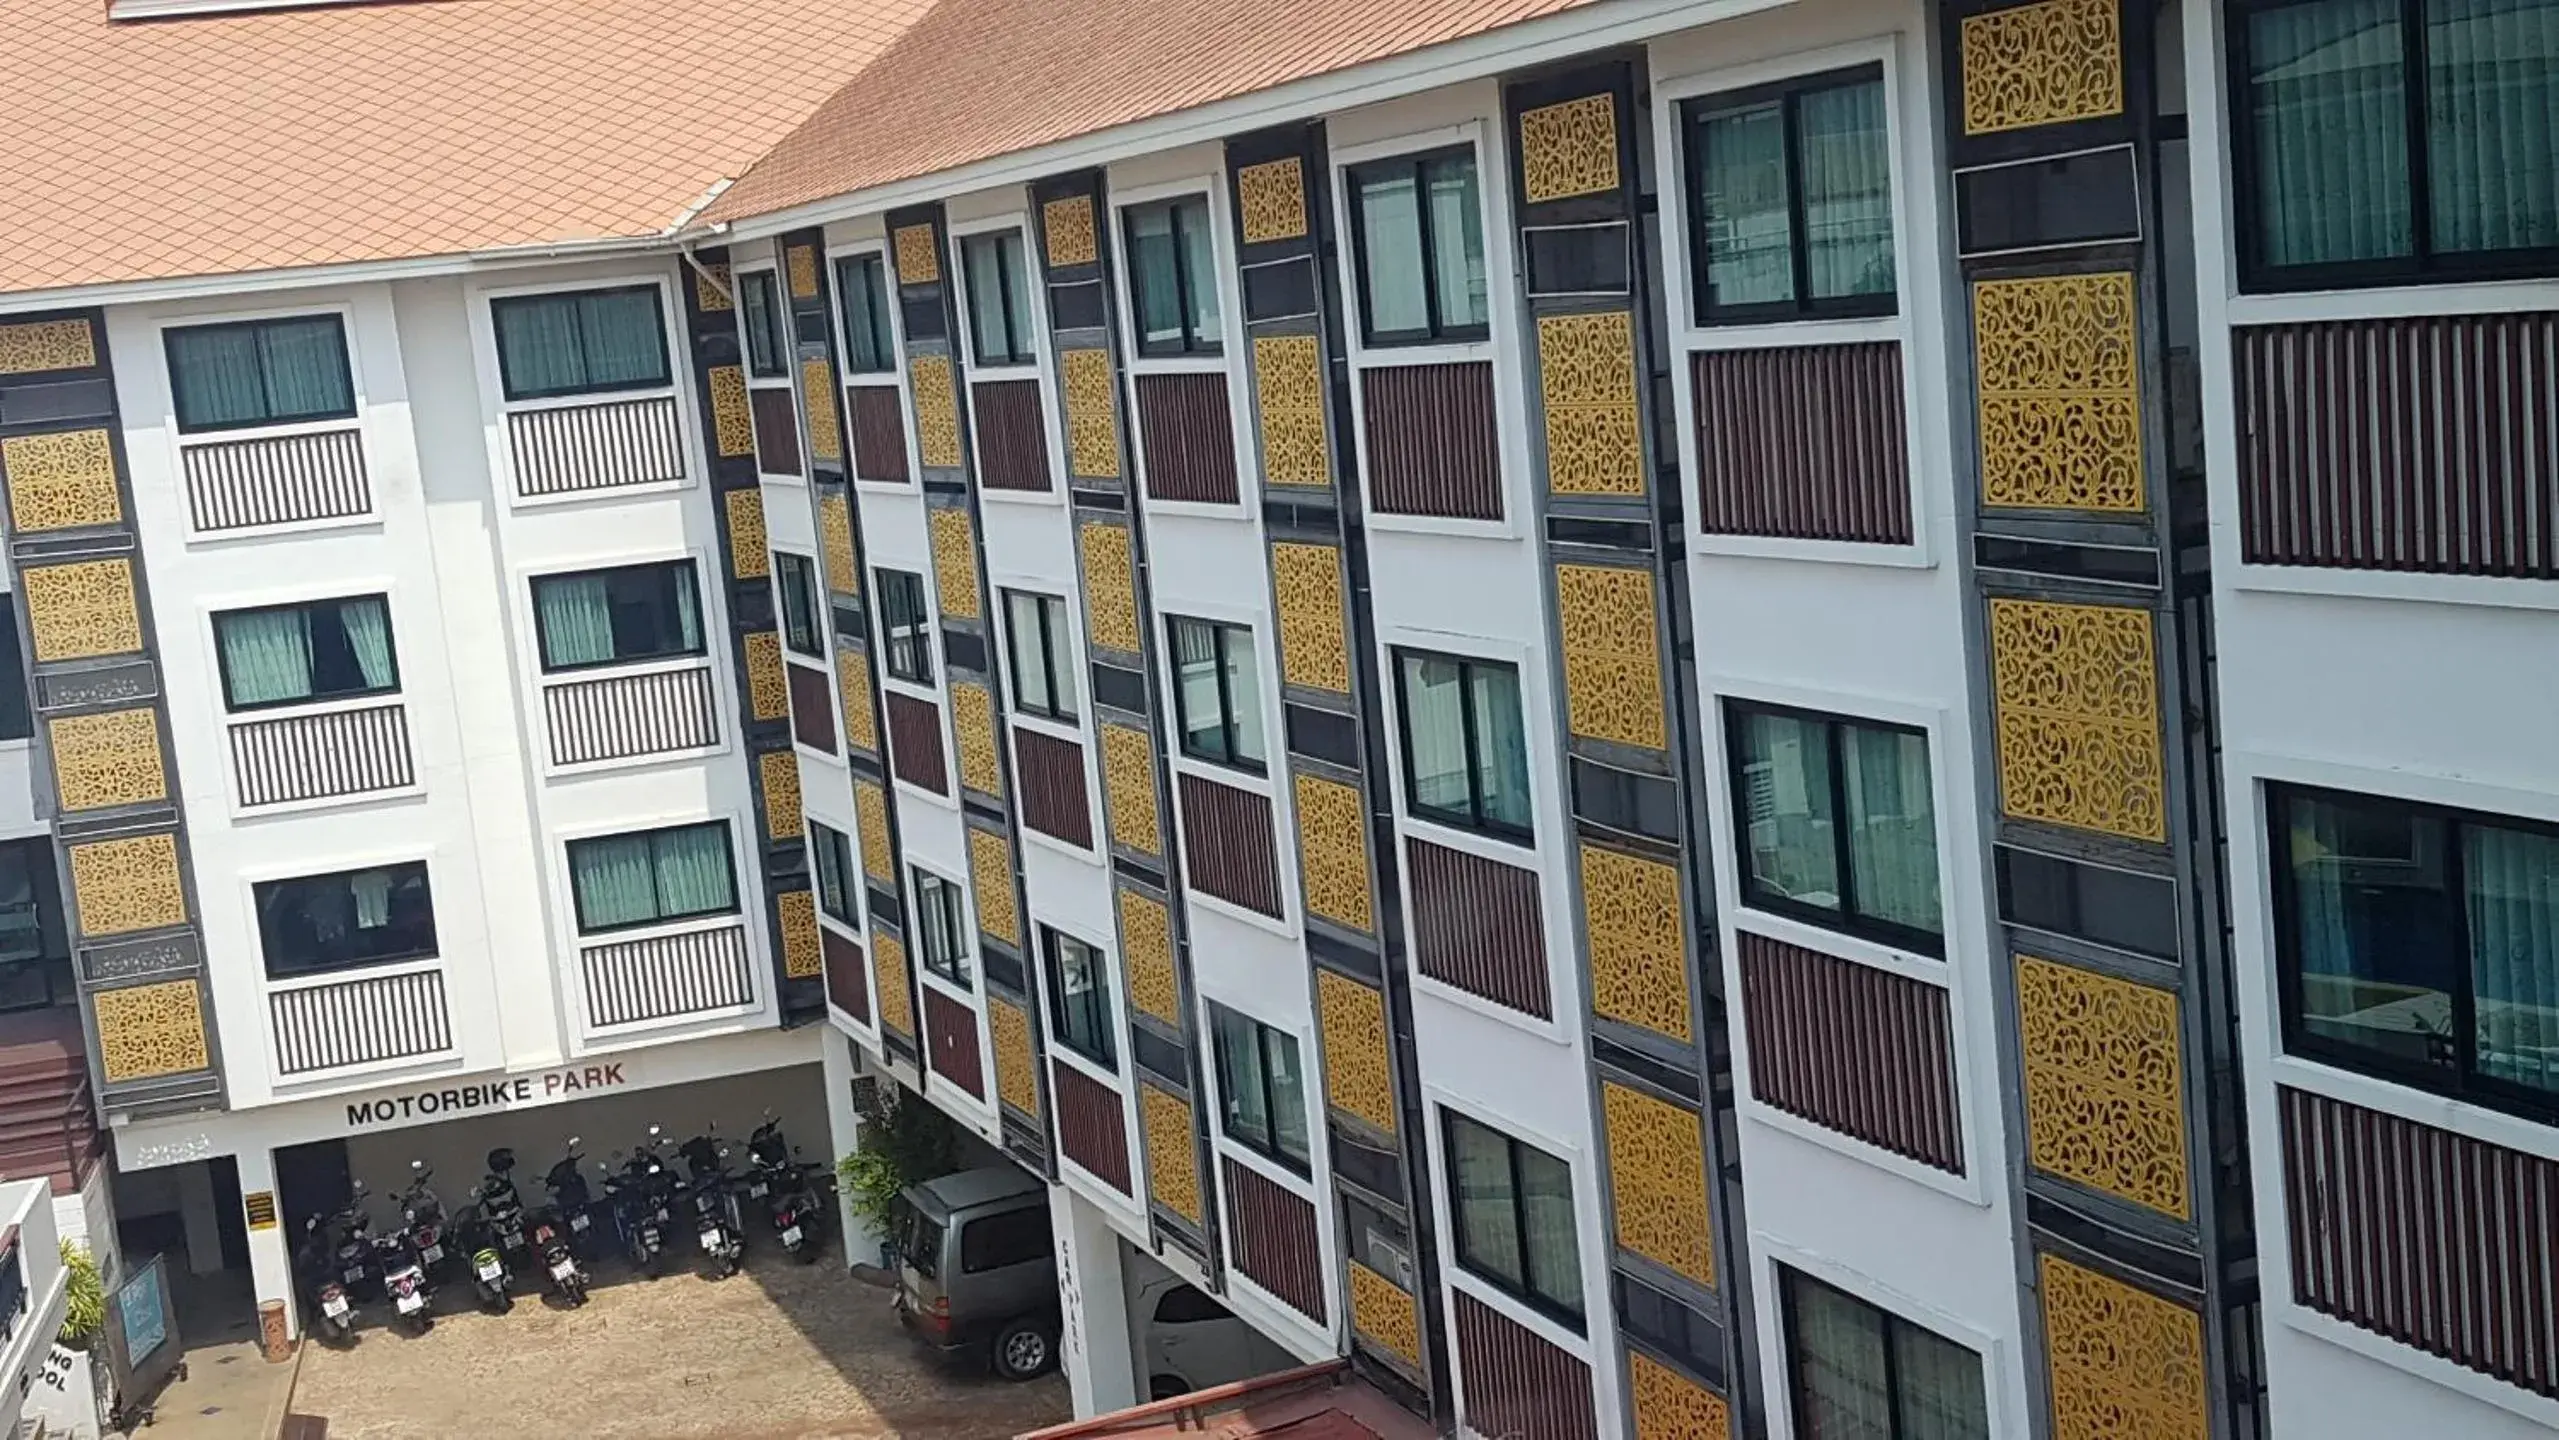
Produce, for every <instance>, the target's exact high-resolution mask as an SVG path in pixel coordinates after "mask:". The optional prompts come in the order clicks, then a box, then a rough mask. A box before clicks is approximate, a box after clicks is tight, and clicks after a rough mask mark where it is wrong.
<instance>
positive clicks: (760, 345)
mask: <svg viewBox="0 0 2559 1440" xmlns="http://www.w3.org/2000/svg"><path fill="white" fill-rule="evenodd" d="M738 308H740V309H741V310H743V311H745V312H746V368H747V369H748V370H749V371H750V372H752V373H754V374H757V375H762V376H765V377H768V378H769V377H771V376H775V375H786V374H788V373H790V366H789V365H788V364H787V363H786V362H785V360H784V358H783V340H782V297H781V293H780V292H779V291H777V290H775V289H774V288H773V272H772V271H770V270H756V271H751V272H749V273H747V274H745V275H741V276H739V277H738Z"/></svg>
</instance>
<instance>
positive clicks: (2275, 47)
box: [2247, 0, 2414, 265]
mask: <svg viewBox="0 0 2559 1440" xmlns="http://www.w3.org/2000/svg"><path fill="white" fill-rule="evenodd" d="M2248 65H2249V76H2248V89H2249V95H2248V101H2247V104H2248V108H2249V112H2250V117H2251V118H2250V123H2251V124H2252V125H2253V126H2254V128H2255V134H2256V141H2257V147H2256V148H2257V230H2258V237H2259V238H2258V244H2259V246H2260V248H2261V252H2262V254H2263V257H2264V259H2265V262H2266V263H2267V264H2269V265H2309V264H2317V263H2321V262H2325V261H2337V260H2365V259H2372V258H2375V257H2379V256H2389V255H2405V254H2408V253H2409V251H2410V249H2411V247H2412V246H2413V244H2414V240H2413V237H2412V235H2411V231H2410V226H2409V197H2408V130H2407V125H2408V111H2407V101H2406V84H2407V77H2406V74H2405V70H2406V66H2405V65H2404V63H2403V62H2402V59H2401V35H2400V25H2399V6H2398V3H2397V0H2312V3H2308V4H2302V5H2288V6H2283V7H2281V8H2277V9H2268V10H2257V11H2252V12H2250V14H2249V16H2248Z"/></svg>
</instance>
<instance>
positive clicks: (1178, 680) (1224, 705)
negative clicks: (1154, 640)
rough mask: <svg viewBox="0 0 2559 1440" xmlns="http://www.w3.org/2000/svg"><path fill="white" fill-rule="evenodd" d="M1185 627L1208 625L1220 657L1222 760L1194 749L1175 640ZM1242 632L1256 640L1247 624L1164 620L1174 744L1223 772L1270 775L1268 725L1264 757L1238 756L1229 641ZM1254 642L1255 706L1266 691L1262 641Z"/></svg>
mask: <svg viewBox="0 0 2559 1440" xmlns="http://www.w3.org/2000/svg"><path fill="white" fill-rule="evenodd" d="M1183 625H1203V626H1206V627H1207V628H1208V630H1209V633H1210V636H1211V646H1210V648H1211V652H1212V653H1213V654H1214V655H1215V656H1216V672H1217V718H1218V742H1219V743H1220V744H1221V745H1223V746H1225V748H1226V754H1225V755H1224V756H1222V757H1221V756H1216V755H1203V754H1201V753H1200V752H1198V751H1197V750H1194V749H1192V748H1191V712H1190V703H1189V701H1188V700H1186V699H1185V698H1184V695H1183V689H1182V659H1181V653H1182V651H1181V645H1180V643H1179V642H1178V641H1176V640H1175V638H1174V636H1175V635H1176V634H1177V633H1178V627H1180V626H1183ZM1238 630H1240V631H1242V632H1244V634H1245V635H1246V636H1247V637H1252V635H1253V626H1252V625H1251V624H1250V623H1248V622H1245V621H1240V620H1212V619H1209V618H1208V617H1207V616H1204V615H1167V616H1165V617H1164V663H1165V664H1166V665H1168V666H1170V667H1171V668H1172V672H1173V676H1172V679H1173V687H1172V688H1173V743H1174V746H1175V748H1176V749H1177V750H1178V751H1179V752H1180V753H1181V756H1182V758H1183V759H1185V760H1196V761H1198V762H1199V763H1201V764H1203V765H1215V766H1219V767H1221V768H1223V769H1227V770H1234V771H1239V772H1241V773H1243V774H1246V775H1268V774H1269V773H1270V738H1269V737H1270V731H1269V727H1268V726H1265V727H1263V732H1262V734H1263V741H1262V754H1261V756H1260V758H1258V759H1252V760H1247V759H1244V758H1243V757H1241V756H1239V755H1237V754H1236V753H1235V737H1236V734H1237V733H1238V731H1239V730H1240V729H1241V727H1240V726H1239V725H1238V724H1237V723H1236V719H1235V716H1236V710H1235V686H1234V684H1233V683H1232V681H1231V680H1230V679H1229V678H1228V677H1229V674H1230V672H1231V671H1232V669H1233V662H1232V660H1231V657H1230V656H1229V655H1228V652H1227V639H1228V637H1229V636H1230V635H1231V634H1233V632H1235V631H1238ZM1252 643H1253V655H1252V660H1253V667H1254V668H1253V699H1254V701H1255V703H1257V704H1258V703H1259V702H1260V700H1261V691H1262V673H1261V664H1262V647H1261V644H1260V642H1259V640H1258V639H1255V640H1253V642H1252ZM1261 718H1267V717H1261Z"/></svg>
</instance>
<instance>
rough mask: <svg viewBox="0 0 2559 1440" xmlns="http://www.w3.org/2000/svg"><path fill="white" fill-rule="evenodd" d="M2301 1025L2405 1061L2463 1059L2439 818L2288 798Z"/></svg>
mask: <svg viewBox="0 0 2559 1440" xmlns="http://www.w3.org/2000/svg"><path fill="white" fill-rule="evenodd" d="M2282 803H2283V805H2284V807H2285V809H2286V811H2287V812H2288V814H2287V822H2286V823H2287V828H2286V836H2285V840H2286V849H2287V854H2286V856H2285V861H2284V863H2285V864H2287V865H2288V866H2289V867H2290V870H2291V875H2292V905H2293V913H2292V914H2291V915H2290V916H2289V917H2286V918H2287V919H2288V920H2289V921H2290V923H2291V929H2292V937H2291V938H2292V951H2293V953H2292V954H2291V955H2289V956H2287V957H2285V958H2286V960H2287V961H2288V962H2289V964H2290V965H2291V967H2292V968H2293V969H2294V971H2295V972H2296V973H2297V975H2298V984H2299V986H2300V995H2301V1024H2302V1029H2303V1030H2304V1031H2306V1032H2307V1033H2309V1034H2312V1035H2316V1036H2320V1037H2323V1038H2325V1039H2329V1040H2333V1041H2338V1042H2341V1043H2344V1044H2348V1045H2352V1046H2355V1047H2356V1048H2358V1049H2361V1050H2365V1051H2368V1052H2370V1053H2372V1054H2374V1055H2377V1056H2383V1057H2387V1058H2389V1059H2393V1060H2397V1061H2400V1062H2403V1063H2406V1064H2411V1065H2420V1066H2431V1067H2434V1068H2437V1069H2441V1070H2444V1071H2446V1072H2450V1071H2452V1070H2453V1069H2454V1068H2455V1067H2457V1066H2458V1065H2459V1063H2460V1057H2459V1055H2458V1053H2457V1050H2458V1047H2457V1046H2456V1045H2455V1044H2454V1036H2453V1008H2452V995H2453V987H2454V986H2455V985H2457V984H2459V983H2460V977H2461V972H2462V968H2463V964H2464V957H2462V956H2461V955H2460V954H2459V953H2458V949H2457V941H2456V939H2455V936H2456V934H2457V933H2458V932H2457V931H2456V929H2455V926H2457V925H2458V924H2459V917H2457V916H2456V915H2455V914H2454V913H2453V909H2452V899H2451V897H2450V895H2449V894H2447V893H2446V885H2445V875H2444V860H2445V845H2444V833H2443V832H2444V826H2443V822H2442V821H2440V820H2437V819H2434V818H2431V817H2428V816H2422V815H2418V814H2416V813H2414V812H2412V811H2410V810H2408V809H2407V808H2406V807H2404V806H2400V805H2395V804H2392V803H2390V802H2388V801H2380V800H2346V799H2331V798H2326V797H2318V796H2310V795H2294V796H2287V797H2284V799H2283V801H2282Z"/></svg>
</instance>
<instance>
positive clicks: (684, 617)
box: [667, 560, 702, 653]
mask: <svg viewBox="0 0 2559 1440" xmlns="http://www.w3.org/2000/svg"><path fill="white" fill-rule="evenodd" d="M667 588H669V589H671V590H673V591H674V592H675V629H676V638H677V639H679V640H681V641H683V642H684V643H683V645H682V646H681V647H679V648H681V649H682V650H684V651H685V652H687V653H690V652H692V651H695V650H699V649H701V648H702V602H701V599H700V598H699V597H698V596H696V595H695V594H694V593H693V562H691V561H689V560H688V561H685V562H684V563H683V564H681V565H678V566H676V567H674V568H673V570H672V571H671V572H670V573H669V575H668V577H667Z"/></svg>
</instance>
